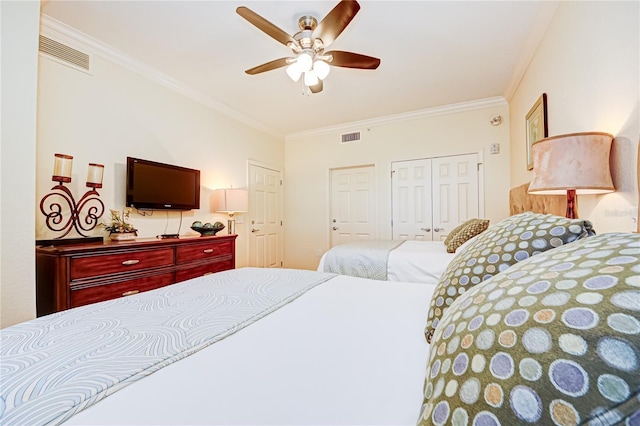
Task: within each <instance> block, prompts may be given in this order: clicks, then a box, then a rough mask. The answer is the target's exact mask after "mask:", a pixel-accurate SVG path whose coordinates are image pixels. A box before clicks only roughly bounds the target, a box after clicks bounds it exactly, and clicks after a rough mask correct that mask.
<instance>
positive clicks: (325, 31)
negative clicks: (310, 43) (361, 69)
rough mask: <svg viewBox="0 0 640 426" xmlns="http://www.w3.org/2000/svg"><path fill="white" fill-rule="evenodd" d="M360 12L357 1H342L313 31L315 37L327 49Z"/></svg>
mask: <svg viewBox="0 0 640 426" xmlns="http://www.w3.org/2000/svg"><path fill="white" fill-rule="evenodd" d="M359 10H360V5H359V4H358V2H357V1H355V0H342V1H341V2H340V3H338V4H337V5H336V7H334V8H333V9H332V10H331V12H329V14H328V15H327V16H325V17H324V19H323V20H322V21H320V23H319V24H318V26H317V27H316V29H315V30H313V37H314V38H319V39H320V40H322V43H323V44H324V47H325V48H326V47H327V46H329V45H330V44H331V43H333V41H334V40H335V39H336V38H338V36H339V35H340V34H341V33H342V31H343V30H344V29H345V28H346V27H347V25H349V22H351V20H352V19H353V17H354V16H356V13H358V11H359Z"/></svg>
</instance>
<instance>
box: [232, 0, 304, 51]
mask: <svg viewBox="0 0 640 426" xmlns="http://www.w3.org/2000/svg"><path fill="white" fill-rule="evenodd" d="M236 12H237V13H238V15H240V16H242V17H243V18H244V19H246V20H247V21H249V22H250V23H252V24H253V25H255V26H256V27H257V28H258V29H259V30H261V31H262V32H264V33H265V34H267V35H268V36H269V37H271V38H273V39H275V40H277V41H279V42H280V43H282V44H284V45H285V46H289V43H293V44H297V42H296V41H295V40H294V38H293V37H291V36H290V35H289V34H287V33H286V32H284V31H283V30H281V29H280V28H278V27H276V26H275V25H273V24H272V23H271V22H269V21H267V20H266V19H264V18H263V17H262V16H260V15H258V14H257V13H255V12H254V11H252V10H251V9H249V8H247V7H245V6H240V7H239V8H237V9H236Z"/></svg>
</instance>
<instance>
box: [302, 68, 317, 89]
mask: <svg viewBox="0 0 640 426" xmlns="http://www.w3.org/2000/svg"><path fill="white" fill-rule="evenodd" d="M304 84H305V86H315V85H316V84H318V76H317V75H316V73H315V72H314V71H313V70H309V71H307V72H305V73H304Z"/></svg>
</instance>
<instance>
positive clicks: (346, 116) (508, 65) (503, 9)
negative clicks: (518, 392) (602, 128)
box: [42, 0, 550, 136]
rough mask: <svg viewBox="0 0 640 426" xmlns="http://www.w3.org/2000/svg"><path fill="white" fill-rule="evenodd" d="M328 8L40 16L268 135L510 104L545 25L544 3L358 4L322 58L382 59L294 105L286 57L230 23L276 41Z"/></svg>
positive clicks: (279, 5) (228, 4)
mask: <svg viewBox="0 0 640 426" xmlns="http://www.w3.org/2000/svg"><path fill="white" fill-rule="evenodd" d="M336 4H337V1H95V0H82V1H78V0H75V1H68V0H49V1H47V2H46V3H44V4H43V7H42V12H43V13H44V14H45V15H47V16H48V17H52V18H54V19H56V20H58V21H61V22H63V23H65V24H67V25H69V26H71V27H73V28H75V29H77V30H79V31H81V32H83V33H85V34H87V35H89V36H91V37H93V38H95V39H97V40H99V41H101V42H102V43H105V44H107V45H110V46H111V47H113V48H115V49H117V50H119V51H121V52H123V53H125V54H127V55H130V56H132V57H134V58H136V59H137V60H139V61H142V62H143V63H146V64H147V65H149V66H151V67H153V68H155V69H157V70H159V71H161V72H162V73H164V74H166V75H168V76H170V77H171V78H173V79H175V80H177V81H179V82H181V83H182V84H183V85H185V86H188V87H190V88H192V89H194V91H195V92H199V93H201V94H203V95H205V96H206V97H209V98H212V99H214V100H216V101H217V102H219V103H220V104H222V105H224V106H226V107H229V108H231V109H232V110H234V111H237V112H238V114H239V115H240V116H246V117H249V118H250V120H249V121H253V122H255V123H259V124H258V127H261V128H262V129H263V130H267V131H268V132H269V133H271V134H275V135H282V136H284V135H291V134H295V133H299V132H304V131H310V130H313V129H321V128H325V127H332V126H339V125H342V124H344V123H350V122H354V121H360V120H365V119H371V118H378V117H386V116H390V115H398V114H406V113H409V112H413V111H419V110H423V109H429V108H436V107H441V106H445V105H451V104H457V103H462V102H469V101H476V100H481V99H486V98H492V97H496V96H503V97H505V98H508V97H509V95H510V93H511V92H512V91H513V90H514V88H515V86H516V85H517V83H518V80H519V77H520V75H521V74H522V72H523V70H524V68H525V66H526V64H527V61H528V59H529V58H530V57H531V55H532V54H533V50H534V49H535V46H536V44H537V41H538V39H539V37H540V35H541V34H542V31H544V28H545V27H546V24H547V23H548V19H549V16H550V14H549V3H548V2H545V1H542V0H540V1H367V0H364V1H360V5H361V10H360V12H359V13H358V14H357V15H356V16H355V18H354V19H353V21H352V22H351V23H350V24H349V26H348V27H347V28H346V30H345V31H344V32H343V33H342V34H341V35H340V37H338V39H337V40H336V41H335V42H334V43H333V44H332V46H331V48H330V49H335V50H346V51H351V52H356V53H362V54H365V55H369V56H374V57H378V58H380V59H381V64H380V67H379V68H378V69H377V70H374V71H371V70H353V69H346V68H338V67H332V70H331V73H330V74H329V76H328V77H327V79H326V80H325V83H324V91H323V92H322V93H320V94H315V95H310V96H304V95H302V86H301V84H302V83H301V82H298V83H294V82H292V81H291V80H290V79H289V78H288V77H287V75H286V73H285V70H284V68H281V69H277V70H273V71H269V72H266V73H262V74H259V75H253V76H250V75H247V74H245V73H244V70H246V69H248V68H252V67H254V66H256V65H259V64H262V63H264V62H268V61H271V60H273V59H277V58H281V57H287V56H291V55H290V53H291V51H290V50H289V49H288V48H287V47H285V46H284V45H282V44H280V43H278V42H277V41H275V40H273V39H271V38H270V37H269V36H267V35H266V34H264V33H263V32H261V31H260V30H258V29H257V28H255V27H254V26H252V25H251V24H250V23H248V22H247V21H245V20H244V19H243V18H241V17H240V16H239V15H238V14H236V12H235V9H236V7H238V6H247V7H248V8H250V9H251V10H253V11H254V12H256V13H258V14H259V15H261V16H262V17H264V18H265V19H267V20H269V21H270V22H272V23H273V24H275V25H276V26H278V27H280V28H281V29H283V30H284V31H286V32H288V33H290V34H293V33H295V32H297V30H298V28H297V21H298V18H299V17H300V16H302V15H305V14H311V15H313V16H315V17H316V18H317V19H318V21H320V20H321V19H322V18H323V17H324V16H325V15H326V14H327V13H329V11H330V10H331V9H332V8H333V7H334V6H335V5H336Z"/></svg>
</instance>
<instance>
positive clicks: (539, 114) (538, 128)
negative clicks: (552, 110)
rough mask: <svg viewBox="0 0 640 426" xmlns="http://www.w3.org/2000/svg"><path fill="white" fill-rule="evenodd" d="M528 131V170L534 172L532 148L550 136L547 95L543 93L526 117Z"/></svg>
mask: <svg viewBox="0 0 640 426" xmlns="http://www.w3.org/2000/svg"><path fill="white" fill-rule="evenodd" d="M526 131H527V170H533V155H532V153H531V146H532V145H533V144H534V143H535V142H537V141H539V140H540V139H543V138H546V137H548V136H549V127H548V125H547V94H546V93H543V94H542V95H541V96H540V97H539V98H538V100H537V101H536V103H534V104H533V106H532V107H531V109H530V110H529V112H528V113H527V116H526Z"/></svg>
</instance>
